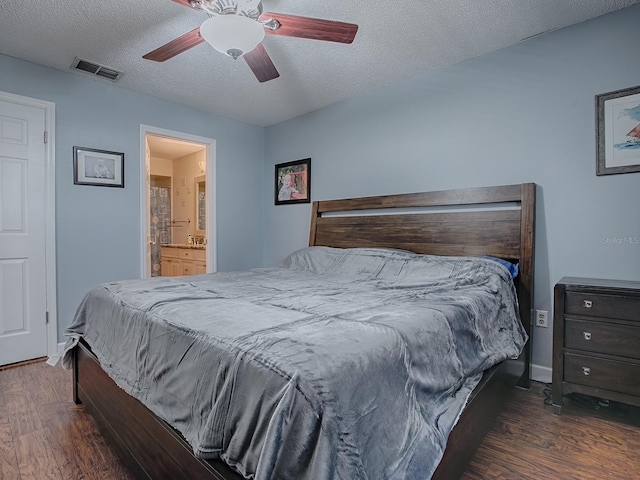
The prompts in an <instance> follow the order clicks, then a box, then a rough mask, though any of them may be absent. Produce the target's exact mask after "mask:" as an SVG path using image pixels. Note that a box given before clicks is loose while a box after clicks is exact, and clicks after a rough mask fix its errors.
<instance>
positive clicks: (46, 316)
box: [44, 312, 49, 325]
mask: <svg viewBox="0 0 640 480" xmlns="http://www.w3.org/2000/svg"><path fill="white" fill-rule="evenodd" d="M44 323H45V324H46V325H49V312H44Z"/></svg>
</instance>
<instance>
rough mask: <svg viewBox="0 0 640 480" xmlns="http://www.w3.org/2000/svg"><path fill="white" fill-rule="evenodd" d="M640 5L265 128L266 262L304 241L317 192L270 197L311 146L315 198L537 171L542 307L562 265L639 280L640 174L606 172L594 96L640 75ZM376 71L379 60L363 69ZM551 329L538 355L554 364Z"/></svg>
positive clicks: (575, 271) (461, 184) (507, 180)
mask: <svg viewBox="0 0 640 480" xmlns="http://www.w3.org/2000/svg"><path fill="white" fill-rule="evenodd" d="M639 25H640V5H639V6H634V7H631V8H627V9H625V10H622V11H618V12H616V13H613V14H610V15H607V16H604V17H600V18H598V19H595V20H593V21H589V22H586V23H583V24H580V25H576V26H574V27H570V28H566V29H563V30H559V31H557V32H553V33H549V34H546V35H543V36H541V37H538V38H535V39H532V40H529V41H526V42H523V43H520V44H517V45H515V46H512V47H509V48H506V49H504V50H500V51H498V52H494V53H491V54H488V55H484V56H482V57H478V58H476V59H472V60H469V61H466V62H463V63H461V64H458V65H455V66H453V67H450V68H446V69H443V70H440V71H437V72H435V73H432V74H430V75H427V76H423V77H421V78H417V79H413V80H411V81H407V82H404V83H402V84H399V85H396V86H393V87H389V88H386V89H383V90H379V91H377V92H375V93H371V94H367V95H363V96H360V97H357V98H354V99H351V100H347V101H343V102H340V103H338V104H335V105H333V106H330V107H327V108H325V109H323V110H319V111H316V112H313V113H310V114H308V115H306V116H303V117H299V118H296V119H293V120H291V121H288V122H284V123H281V124H278V125H275V126H272V127H269V128H267V131H266V156H265V173H266V177H265V179H264V195H265V196H264V202H265V208H264V215H265V218H264V221H265V230H264V239H265V242H264V261H265V265H266V266H269V265H274V264H276V263H277V262H279V261H280V260H281V259H282V258H283V257H284V256H286V255H287V254H288V253H290V252H291V251H293V250H295V249H297V248H300V247H303V246H305V245H306V244H307V241H308V225H309V218H310V211H311V209H310V206H309V205H285V206H274V205H273V188H274V187H273V166H274V164H277V163H281V162H288V161H291V160H296V159H301V158H307V157H311V158H312V184H311V186H312V199H313V200H320V199H333V198H344V197H350V196H354V197H357V196H365V195H382V194H393V193H403V192H419V191H425V190H441V189H450V188H465V187H477V186H487V185H503V184H512V183H521V182H535V183H537V184H538V185H539V187H538V191H537V193H538V211H537V222H538V223H537V235H536V299H535V307H536V308H538V309H543V310H549V311H551V308H552V305H551V303H552V288H553V285H554V284H555V283H556V282H557V281H558V280H559V279H560V278H561V277H563V276H565V275H571V276H592V277H603V278H619V279H632V280H640V245H637V244H636V245H630V244H622V245H614V244H605V243H604V242H603V237H640V208H639V207H638V206H639V205H640V173H633V174H625V175H611V176H606V177H596V175H595V134H594V132H595V118H594V110H595V109H594V96H595V95H596V94H598V93H604V92H609V91H612V90H617V89H621V88H626V87H631V86H634V85H638V84H640V62H639V61H638V53H637V47H638V45H639V44H640V28H639V27H638V26H639ZM366 74H367V75H375V72H366ZM551 347H552V328H551V327H549V328H548V329H541V328H537V329H536V330H535V337H534V341H533V351H534V355H533V361H534V363H535V364H538V365H542V366H547V367H550V366H551Z"/></svg>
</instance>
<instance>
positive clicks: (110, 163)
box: [73, 147, 124, 188]
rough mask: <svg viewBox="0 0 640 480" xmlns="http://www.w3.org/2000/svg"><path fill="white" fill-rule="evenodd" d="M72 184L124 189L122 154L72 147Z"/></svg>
mask: <svg viewBox="0 0 640 480" xmlns="http://www.w3.org/2000/svg"><path fill="white" fill-rule="evenodd" d="M73 183H74V184H75V185H94V186H99V187H119V188H124V153H119V152H109V151H107V150H97V149H95V148H85V147H73Z"/></svg>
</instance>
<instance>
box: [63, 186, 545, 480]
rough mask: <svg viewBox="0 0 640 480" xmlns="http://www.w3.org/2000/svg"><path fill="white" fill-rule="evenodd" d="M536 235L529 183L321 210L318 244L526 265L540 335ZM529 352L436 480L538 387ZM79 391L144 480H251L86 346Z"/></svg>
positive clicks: (491, 391) (78, 363) (453, 439)
mask: <svg viewBox="0 0 640 480" xmlns="http://www.w3.org/2000/svg"><path fill="white" fill-rule="evenodd" d="M443 208H446V209H447V211H442V209H443ZM534 235H535V184H533V183H525V184H520V185H508V186H500V187H485V188H474V189H463V190H446V191H439V192H425V193H415V194H402V195H388V196H381V197H367V198H354V199H347V200H330V201H321V202H314V203H313V206H312V216H311V229H310V237H309V245H310V246H314V245H317V246H332V247H343V248H348V247H387V248H401V249H405V250H411V251H414V252H417V253H423V254H436V255H491V256H496V257H500V258H504V259H508V260H511V261H517V262H519V264H520V275H519V277H518V279H517V280H516V288H517V289H518V301H519V304H520V316H521V319H522V323H523V325H524V327H525V330H526V331H527V333H528V334H529V337H531V333H532V328H531V326H532V315H531V307H532V304H533V280H534V275H533V266H534ZM530 345H531V341H529V342H527V345H526V346H525V348H524V351H523V353H522V355H521V356H520V358H519V359H517V360H510V361H505V362H502V363H501V364H500V365H497V366H495V367H493V368H492V369H490V370H488V371H487V372H485V374H484V376H483V379H482V381H481V382H480V384H479V385H478V386H477V387H476V389H475V390H474V392H473V393H472V395H471V397H470V400H469V402H468V404H467V407H466V408H465V410H464V411H463V413H462V415H461V416H460V419H459V421H458V423H457V425H456V426H455V428H454V429H453V431H452V432H451V435H450V436H449V440H448V442H447V448H446V450H445V453H444V457H443V459H442V461H441V462H440V464H439V466H438V468H437V470H436V472H435V473H434V475H433V477H432V478H433V479H438V480H451V479H455V478H459V477H460V476H461V474H462V473H463V472H464V470H465V468H466V465H467V464H468V462H469V461H470V460H471V458H473V455H474V454H475V451H476V449H477V448H478V446H479V445H480V443H482V439H483V438H484V436H485V434H486V432H487V431H488V430H489V428H490V427H491V425H492V423H493V421H494V419H495V417H496V415H497V414H498V412H499V411H500V409H501V407H502V405H503V404H504V402H505V400H506V399H507V398H508V395H509V393H510V392H511V391H512V390H513V387H514V386H515V385H516V384H518V385H519V386H521V387H525V388H527V387H528V386H529V382H530V380H529V369H530V363H531V355H530ZM73 392H74V401H75V402H76V403H83V404H84V405H85V407H86V409H87V411H88V412H89V413H90V414H91V415H92V416H93V417H94V419H95V420H96V422H97V423H98V425H99V427H100V429H101V431H102V433H103V434H104V436H105V437H106V438H107V439H108V440H109V441H110V443H111V445H112V446H113V447H114V448H115V449H116V451H117V452H118V453H119V454H120V456H121V457H122V459H123V460H124V462H125V463H126V464H127V465H128V466H129V468H130V469H131V471H132V472H133V473H134V475H135V476H136V478H141V479H142V478H153V479H164V478H172V479H179V478H185V479H215V480H240V479H241V478H242V477H241V476H240V475H239V474H237V473H235V472H234V471H232V470H231V469H230V468H229V467H228V466H227V465H226V464H224V463H223V462H221V461H210V460H202V459H198V458H196V457H194V455H193V452H192V449H191V447H190V446H189V444H188V443H187V442H186V441H185V440H184V439H183V438H182V437H181V436H180V434H179V433H177V432H176V431H175V430H173V429H172V428H171V427H170V426H169V425H168V424H166V423H165V422H163V421H162V420H160V419H159V418H157V417H156V416H155V415H154V414H153V413H151V411H149V410H148V409H147V408H146V407H145V406H144V405H142V404H141V403H140V402H139V401H138V400H136V399H134V398H133V397H131V396H129V395H128V394H127V393H125V392H124V391H123V390H122V389H120V388H119V387H118V386H117V385H116V384H115V382H113V380H111V378H110V377H109V376H107V374H106V373H105V372H104V371H103V370H102V368H101V367H100V365H99V363H98V361H97V359H96V357H95V356H94V355H93V353H92V352H91V349H90V347H89V346H88V345H87V344H86V343H85V342H84V341H81V342H80V344H79V346H78V347H77V348H76V349H75V356H74V385H73Z"/></svg>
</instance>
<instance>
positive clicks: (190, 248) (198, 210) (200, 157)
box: [140, 125, 216, 278]
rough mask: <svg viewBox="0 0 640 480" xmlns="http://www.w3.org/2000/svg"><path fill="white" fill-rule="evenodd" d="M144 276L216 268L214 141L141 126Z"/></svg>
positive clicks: (182, 273) (197, 272)
mask: <svg viewBox="0 0 640 480" xmlns="http://www.w3.org/2000/svg"><path fill="white" fill-rule="evenodd" d="M140 143H141V157H142V158H144V160H145V161H144V162H141V164H142V165H141V186H140V187H141V188H140V190H141V201H140V204H141V215H140V218H141V220H142V225H141V238H142V251H141V258H142V262H141V271H142V277H144V278H148V277H155V276H182V275H195V274H199V273H205V272H207V273H208V272H215V271H216V241H215V240H216V236H215V231H216V228H215V227H216V215H215V213H216V211H215V178H216V177H215V140H213V139H210V138H204V137H197V136H194V135H190V134H185V133H181V132H174V131H169V130H165V129H159V128H155V127H149V126H145V125H142V126H141V129H140Z"/></svg>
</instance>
